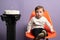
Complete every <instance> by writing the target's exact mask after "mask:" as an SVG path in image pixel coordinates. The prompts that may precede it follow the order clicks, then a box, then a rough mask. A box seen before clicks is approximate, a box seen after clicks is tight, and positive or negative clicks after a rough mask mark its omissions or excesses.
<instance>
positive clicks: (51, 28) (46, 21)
mask: <svg viewBox="0 0 60 40" xmlns="http://www.w3.org/2000/svg"><path fill="white" fill-rule="evenodd" d="M45 23H46V24H47V25H48V27H49V28H50V31H51V32H54V30H53V26H52V25H51V24H50V23H49V21H48V20H47V19H46V18H45Z"/></svg>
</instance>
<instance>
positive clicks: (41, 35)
mask: <svg viewBox="0 0 60 40" xmlns="http://www.w3.org/2000/svg"><path fill="white" fill-rule="evenodd" d="M43 37H44V33H40V34H38V36H37V37H36V40H40V39H41V38H43Z"/></svg>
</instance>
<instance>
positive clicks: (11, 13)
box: [4, 10, 20, 15]
mask: <svg viewBox="0 0 60 40" xmlns="http://www.w3.org/2000/svg"><path fill="white" fill-rule="evenodd" d="M4 12H5V14H10V15H14V14H20V11H19V10H5V11H4Z"/></svg>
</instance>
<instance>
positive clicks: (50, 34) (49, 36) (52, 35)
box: [26, 32, 56, 39]
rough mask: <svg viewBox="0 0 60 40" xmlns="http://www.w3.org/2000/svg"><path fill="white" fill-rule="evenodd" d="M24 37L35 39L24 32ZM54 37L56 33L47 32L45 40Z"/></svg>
mask: <svg viewBox="0 0 60 40" xmlns="http://www.w3.org/2000/svg"><path fill="white" fill-rule="evenodd" d="M26 37H28V38H31V39H33V38H35V37H34V36H33V35H32V34H31V33H27V32H26ZM54 37H56V32H54V33H50V32H48V36H47V37H46V38H54Z"/></svg>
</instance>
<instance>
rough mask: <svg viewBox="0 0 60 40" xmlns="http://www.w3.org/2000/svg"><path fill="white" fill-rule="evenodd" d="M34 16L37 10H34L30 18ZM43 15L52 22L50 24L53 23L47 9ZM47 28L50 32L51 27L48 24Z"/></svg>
mask: <svg viewBox="0 0 60 40" xmlns="http://www.w3.org/2000/svg"><path fill="white" fill-rule="evenodd" d="M33 16H35V11H33V12H32V14H31V16H30V19H31V18H32V17H33ZM43 16H44V17H46V18H47V20H48V21H49V22H50V24H51V25H52V21H51V18H50V15H49V13H48V11H46V10H45V11H44V14H43ZM45 29H46V30H47V31H49V32H50V29H49V28H48V26H47V25H45Z"/></svg>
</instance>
